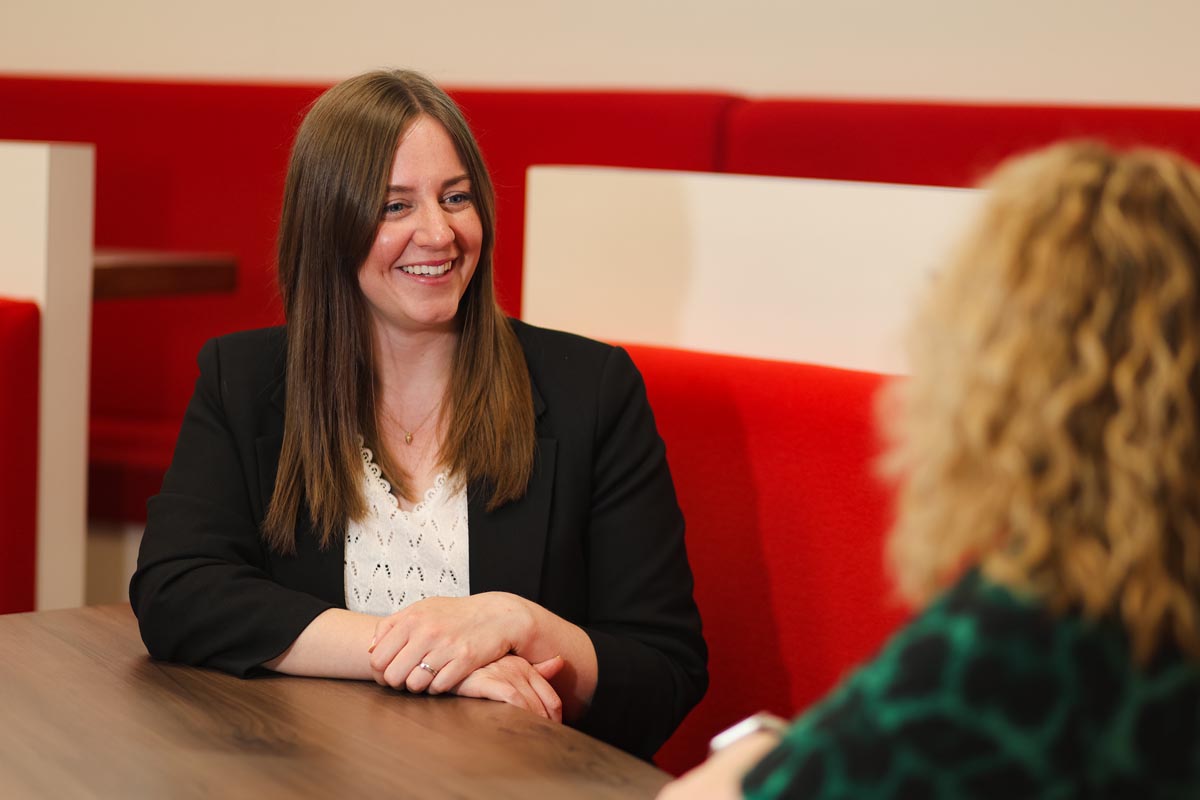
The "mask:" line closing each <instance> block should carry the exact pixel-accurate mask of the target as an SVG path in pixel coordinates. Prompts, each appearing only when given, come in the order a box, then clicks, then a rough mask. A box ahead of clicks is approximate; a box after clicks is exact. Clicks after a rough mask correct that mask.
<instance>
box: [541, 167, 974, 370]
mask: <svg viewBox="0 0 1200 800" xmlns="http://www.w3.org/2000/svg"><path fill="white" fill-rule="evenodd" d="M978 200H979V194H978V192H977V191H976V190H971V189H942V188H932V187H924V186H899V185H891V184H873V183H852V182H845V181H818V180H802V179H792V178H769V177H752V176H744V175H723V174H710V173H687V172H663V171H655V170H630V169H611V168H594V167H533V168H531V169H530V170H529V175H528V207H527V209H526V232H525V237H526V238H525V264H524V289H523V303H522V314H521V316H522V318H523V319H525V320H526V321H528V322H531V323H533V324H536V325H544V326H547V327H552V328H560V329H563V330H569V331H574V332H577V333H582V334H584V335H587V336H592V337H596V338H599V339H606V340H610V341H613V340H615V341H625V342H639V343H643V344H660V345H667V346H673V347H686V348H690V349H694V350H704V351H709V352H716V353H730V354H737V355H748V356H758V357H762V358H776V359H783V360H791V361H808V362H813V363H819V364H827V365H831V366H840V367H847V368H851V369H864V370H873V371H879V372H903V371H904V359H903V348H902V346H901V341H900V340H901V337H902V333H903V329H904V327H905V325H906V323H907V321H908V318H909V316H910V313H911V310H912V306H913V302H914V300H915V299H916V298H917V297H918V296H919V294H920V291H921V290H922V288H923V287H924V286H925V285H926V284H927V283H928V281H929V280H930V279H931V276H932V275H933V273H934V272H935V270H936V269H937V267H938V265H939V264H940V263H941V262H942V260H943V259H944V258H945V257H946V254H947V253H948V251H949V250H950V249H951V248H952V247H953V245H954V242H955V241H956V239H957V237H958V236H959V235H960V232H961V231H962V230H963V228H964V227H965V225H966V224H967V223H968V221H969V218H970V216H971V214H972V212H973V210H974V209H975V207H976V206H977V205H978Z"/></svg>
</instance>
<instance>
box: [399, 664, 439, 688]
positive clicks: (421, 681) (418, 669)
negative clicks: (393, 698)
mask: <svg viewBox="0 0 1200 800" xmlns="http://www.w3.org/2000/svg"><path fill="white" fill-rule="evenodd" d="M430 658H431V657H430V656H428V655H426V656H425V658H423V659H421V660H420V661H419V662H417V665H416V666H415V667H413V668H412V670H411V671H410V672H409V673H408V678H407V679H405V681H404V685H405V686H406V687H408V690H409V691H410V692H412V693H414V694H420V693H421V692H424V691H426V690H427V689H429V685H430V684H431V683H433V679H434V678H436V677H437V675H438V669H437V667H435V666H433V665H432V664H430V663H429V659H430Z"/></svg>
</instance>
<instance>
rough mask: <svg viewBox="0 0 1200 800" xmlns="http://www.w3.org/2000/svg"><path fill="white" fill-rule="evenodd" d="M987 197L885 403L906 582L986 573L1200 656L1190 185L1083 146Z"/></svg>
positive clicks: (1178, 164) (1196, 273) (1195, 244)
mask: <svg viewBox="0 0 1200 800" xmlns="http://www.w3.org/2000/svg"><path fill="white" fill-rule="evenodd" d="M989 188H990V190H991V192H990V197H989V199H988V201H987V205H986V207H985V209H984V210H983V213H982V215H981V218H980V219H979V221H978V223H977V225H976V227H975V229H974V230H973V232H972V233H971V234H970V236H969V237H968V238H967V240H966V241H965V242H964V243H963V245H962V246H961V247H960V249H959V251H958V252H957V254H956V257H955V258H954V259H953V261H952V263H951V264H950V265H949V268H948V269H946V270H945V271H944V272H943V273H942V274H941V275H940V276H939V278H938V279H937V283H936V285H935V286H934V287H933V289H932V292H931V295H930V297H929V298H928V300H927V302H926V305H925V308H924V311H923V314H921V315H920V316H919V317H918V320H917V323H916V325H915V326H914V329H913V334H912V340H911V342H910V345H911V347H910V357H911V371H912V377H911V378H910V379H908V380H906V381H903V382H901V383H899V384H897V385H896V386H895V387H894V389H893V392H892V394H891V395H890V398H891V400H892V401H893V402H891V403H887V402H885V404H884V407H883V409H884V411H883V421H884V427H885V431H888V432H890V434H891V439H892V442H891V446H890V448H889V452H888V454H887V455H886V456H885V460H884V463H885V469H886V471H887V472H888V473H890V474H891V475H892V476H893V477H894V478H895V479H896V481H897V482H898V484H899V495H898V509H897V521H896V524H895V526H894V528H893V530H892V533H891V536H890V539H889V543H888V557H889V561H890V564H891V566H892V569H893V572H894V575H895V577H896V582H897V586H898V588H899V590H900V591H901V593H902V594H904V595H905V596H907V597H908V598H909V599H910V600H914V601H916V602H918V603H920V602H924V601H926V600H927V599H929V597H930V596H931V595H932V594H934V593H935V592H937V591H938V590H939V589H941V588H943V587H945V586H946V584H947V583H948V582H950V581H952V580H953V579H954V578H955V577H956V576H957V575H958V574H959V573H960V572H961V571H962V570H963V569H964V568H965V567H969V566H976V565H977V566H979V567H980V568H981V569H982V570H983V572H984V574H986V575H987V576H988V577H989V578H991V579H992V580H994V581H996V582H999V583H1002V584H1004V585H1006V586H1009V587H1011V588H1013V589H1014V590H1017V591H1019V592H1022V593H1028V594H1031V595H1033V596H1035V597H1038V598H1040V599H1041V600H1042V601H1043V602H1045V603H1046V604H1047V605H1048V606H1049V607H1050V608H1051V609H1053V610H1054V611H1056V612H1059V613H1061V612H1062V611H1065V610H1067V609H1073V610H1078V611H1081V612H1082V613H1084V614H1086V615H1088V616H1092V617H1101V616H1111V617H1114V618H1117V619H1119V620H1121V622H1122V623H1123V625H1124V626H1125V628H1126V630H1127V631H1128V633H1129V636H1130V641H1131V643H1132V646H1133V650H1134V654H1135V656H1136V658H1137V659H1138V660H1139V661H1142V662H1144V661H1146V660H1148V659H1149V658H1151V657H1152V656H1153V654H1154V653H1155V652H1156V650H1157V649H1158V647H1159V646H1160V645H1161V644H1164V643H1167V644H1174V645H1175V646H1177V647H1179V648H1180V649H1181V650H1182V651H1183V652H1184V653H1186V654H1188V655H1189V657H1191V658H1192V659H1195V660H1200V632H1198V626H1200V608H1198V601H1200V427H1198V424H1200V420H1198V410H1200V409H1198V408H1197V406H1198V403H1200V172H1198V171H1197V169H1196V167H1195V166H1193V165H1191V164H1189V163H1188V162H1186V161H1185V160H1183V159H1182V158H1180V157H1178V156H1175V155H1172V154H1169V153H1165V152H1158V151H1152V150H1137V151H1131V152H1127V153H1118V152H1114V151H1113V150H1111V149H1109V148H1107V147H1105V146H1103V145H1100V144H1095V143H1086V142H1083V143H1080V142H1075V143H1068V144H1063V145H1057V146H1054V147H1051V148H1048V149H1046V150H1042V151H1039V152H1036V153H1034V154H1031V155H1027V156H1024V157H1021V158H1018V159H1015V160H1013V161H1011V162H1009V163H1007V164H1006V165H1004V166H1002V167H1001V168H1000V169H999V170H998V171H997V173H996V174H995V175H994V176H993V178H992V179H991V180H990V181H989Z"/></svg>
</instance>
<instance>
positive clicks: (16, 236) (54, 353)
mask: <svg viewBox="0 0 1200 800" xmlns="http://www.w3.org/2000/svg"><path fill="white" fill-rule="evenodd" d="M93 176H94V153H93V148H92V147H91V146H90V145H64V144H42V143H34V142H0V295H5V296H8V297H15V298H21V299H30V300H34V301H35V302H36V303H37V304H38V305H39V306H40V307H41V312H42V337H41V342H42V355H41V387H40V397H39V405H40V409H39V417H40V419H39V422H40V428H39V432H38V513H37V530H38V543H37V607H38V608H39V609H45V608H64V607H70V606H78V605H82V604H83V598H84V564H85V552H86V542H87V539H86V517H87V510H86V504H87V410H88V406H87V404H88V360H89V357H90V352H89V341H90V336H91V318H92V213H93V185H94V177H93Z"/></svg>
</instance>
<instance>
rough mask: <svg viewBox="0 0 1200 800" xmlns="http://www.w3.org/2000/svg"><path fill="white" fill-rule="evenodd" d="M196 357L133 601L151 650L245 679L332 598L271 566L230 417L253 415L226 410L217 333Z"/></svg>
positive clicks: (248, 466) (248, 439) (151, 510)
mask: <svg viewBox="0 0 1200 800" xmlns="http://www.w3.org/2000/svg"><path fill="white" fill-rule="evenodd" d="M197 360H198V363H199V366H200V377H199V379H198V380H197V382H196V389H195V393H194V394H193V396H192V399H191V402H190V403H189V405H188V408H187V413H186V415H185V416H184V420H183V426H182V428H181V430H180V432H179V439H178V441H177V443H176V446H175V454H174V457H173V459H172V461H171V466H170V468H169V469H168V471H167V474H166V477H165V478H164V479H163V486H162V491H161V493H160V494H158V495H156V496H155V497H153V498H151V499H150V501H149V503H148V505H147V522H146V531H145V534H144V536H143V538H142V544H141V549H140V551H139V553H138V563H137V571H136V572H135V573H134V575H133V579H132V580H131V582H130V587H129V595H130V602H131V604H132V606H133V610H134V613H135V614H136V615H137V619H138V625H139V628H140V630H141V635H142V641H144V642H145V644H146V648H147V650H149V652H150V655H151V656H153V657H155V658H160V659H165V660H170V661H178V662H182V663H185V664H195V665H203V666H210V667H216V668H217V669H221V670H224V671H226V672H231V673H233V674H235V675H239V676H243V677H244V676H246V675H247V674H249V673H251V672H253V671H254V670H255V668H256V667H259V666H260V665H261V664H262V663H263V662H264V661H268V660H270V659H272V658H274V657H275V656H277V655H279V654H280V653H282V652H283V651H284V650H286V649H287V648H288V647H289V646H290V645H291V643H292V642H293V641H295V639H296V637H297V636H299V635H300V632H301V631H303V630H304V628H305V627H307V626H308V624H309V623H310V622H311V621H312V620H313V619H314V618H315V617H316V616H317V615H318V614H320V613H322V612H323V611H325V610H326V609H327V608H330V607H331V604H330V603H328V602H326V601H323V600H321V599H319V598H317V597H315V596H313V595H311V594H308V593H306V592H303V591H298V590H296V589H289V588H285V587H284V586H282V585H280V584H279V583H277V582H276V581H275V580H273V579H272V577H271V575H270V574H269V566H268V560H267V554H266V551H265V544H263V542H262V537H261V535H260V532H259V523H260V519H258V518H257V515H256V514H255V513H254V510H253V504H252V501H251V498H252V496H253V495H252V489H251V485H250V480H251V478H250V476H253V475H256V474H257V464H256V463H252V462H253V461H254V441H253V437H252V436H250V435H249V434H246V431H245V430H240V433H242V434H243V436H242V438H241V439H240V440H239V438H238V437H236V436H235V434H234V420H235V419H236V421H237V422H238V423H239V425H240V426H241V428H244V429H248V428H250V427H252V426H251V425H250V424H249V423H248V422H247V421H246V420H245V419H242V418H243V417H248V416H252V415H251V414H250V413H249V411H248V408H249V404H246V407H245V408H235V412H234V413H232V414H231V413H229V411H228V410H227V405H229V404H230V400H229V397H230V395H229V392H230V389H231V387H230V385H228V384H227V382H226V381H227V378H226V377H225V376H223V375H222V363H223V361H222V353H221V342H220V340H212V341H209V342H208V343H207V344H205V345H204V347H203V348H202V349H201V351H200V355H199V357H198V359H197ZM234 386H235V387H236V383H235V382H234ZM234 391H235V392H236V391H238V389H237V388H234ZM242 391H243V392H244V393H248V392H245V390H244V387H243V388H242ZM234 405H235V406H236V404H234Z"/></svg>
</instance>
